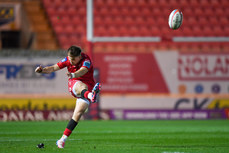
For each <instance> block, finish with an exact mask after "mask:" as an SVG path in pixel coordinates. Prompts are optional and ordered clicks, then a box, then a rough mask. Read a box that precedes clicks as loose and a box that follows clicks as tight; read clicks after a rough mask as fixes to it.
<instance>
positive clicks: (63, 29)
mask: <svg viewBox="0 0 229 153" xmlns="http://www.w3.org/2000/svg"><path fill="white" fill-rule="evenodd" d="M43 4H44V8H45V9H46V11H47V14H48V17H49V19H50V21H51V24H52V27H53V29H54V30H55V33H56V35H57V38H58V41H59V43H60V46H61V48H62V49H65V48H66V47H67V46H69V45H71V44H76V45H80V46H82V47H83V48H84V47H85V37H86V1H85V0H66V1H64V0H49V1H47V0H43ZM175 8H179V9H180V10H181V11H182V12H183V15H184V19H183V24H182V26H181V28H180V29H179V30H171V29H169V27H168V23H167V21H168V15H169V13H170V12H171V11H172V10H173V9H175ZM228 8H229V1H228V0H192V1H188V0H126V1H123V0H94V35H95V36H100V37H102V36H110V37H112V36H132V37H139V36H141V37H151V36H159V37H160V38H161V42H159V43H152V42H146V43H140V42H139V43H136V42H134V44H133V43H99V42H98V43H96V45H95V51H103V50H106V51H121V50H123V51H136V50H138V49H139V48H140V49H141V50H142V51H152V49H153V50H170V49H176V50H181V51H190V50H195V51H212V50H218V51H225V49H228V43H227V42H225V41H221V40H218V39H217V38H218V37H228V36H229V30H228V29H229V28H228V23H229V13H228V12H229V9H228ZM173 37H204V38H206V37H211V38H213V39H212V40H213V42H212V40H211V41H208V39H207V40H206V41H201V42H196V41H194V42H193V41H191V42H189V41H187V42H183V41H182V42H174V41H173ZM215 38H216V39H215ZM130 46H131V47H130Z"/></svg>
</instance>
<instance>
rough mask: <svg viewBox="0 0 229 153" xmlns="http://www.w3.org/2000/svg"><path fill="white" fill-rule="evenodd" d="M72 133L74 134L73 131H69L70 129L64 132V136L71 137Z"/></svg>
mask: <svg viewBox="0 0 229 153" xmlns="http://www.w3.org/2000/svg"><path fill="white" fill-rule="evenodd" d="M71 133H72V131H71V130H69V129H68V128H66V129H65V130H64V135H66V136H68V137H69V136H70V135H71Z"/></svg>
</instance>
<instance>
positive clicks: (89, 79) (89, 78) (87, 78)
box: [57, 53, 95, 91]
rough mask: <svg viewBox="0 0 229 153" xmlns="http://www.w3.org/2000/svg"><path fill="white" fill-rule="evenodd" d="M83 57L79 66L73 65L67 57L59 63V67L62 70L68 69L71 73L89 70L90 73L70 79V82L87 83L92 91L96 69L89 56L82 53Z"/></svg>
mask: <svg viewBox="0 0 229 153" xmlns="http://www.w3.org/2000/svg"><path fill="white" fill-rule="evenodd" d="M81 56H82V59H81V60H80V61H79V62H78V64H77V65H72V64H71V62H70V60H69V58H68V56H67V57H65V58H64V59H63V60H62V61H60V62H58V63H57V65H58V66H59V68H60V69H63V68H65V67H67V69H68V72H70V73H74V72H76V71H77V70H79V69H80V68H81V67H85V68H87V69H88V72H87V73H86V74H84V75H83V76H82V77H79V78H72V79H68V81H69V82H71V81H74V80H80V81H82V82H83V83H85V84H86V85H87V86H88V89H89V90H90V91H91V90H92V88H93V86H94V85H95V81H94V77H93V72H94V68H93V65H92V62H91V59H90V58H89V56H88V55H87V54H85V53H81Z"/></svg>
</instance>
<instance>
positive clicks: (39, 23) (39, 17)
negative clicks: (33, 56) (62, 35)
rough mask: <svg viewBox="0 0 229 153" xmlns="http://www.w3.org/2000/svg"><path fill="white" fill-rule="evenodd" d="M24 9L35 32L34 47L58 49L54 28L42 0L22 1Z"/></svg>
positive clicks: (36, 48)
mask: <svg viewBox="0 0 229 153" xmlns="http://www.w3.org/2000/svg"><path fill="white" fill-rule="evenodd" d="M22 5H23V8H24V11H25V12H26V14H27V17H28V20H29V22H30V25H31V27H32V31H33V32H34V33H35V41H36V42H35V46H34V48H33V49H35V50H39V49H48V50H57V49H58V48H59V46H58V43H57V40H56V38H55V35H54V33H53V30H52V28H51V26H50V24H49V19H47V18H46V14H45V11H44V9H43V6H42V4H41V2H40V0H32V1H22Z"/></svg>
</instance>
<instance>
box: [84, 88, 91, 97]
mask: <svg viewBox="0 0 229 153" xmlns="http://www.w3.org/2000/svg"><path fill="white" fill-rule="evenodd" d="M89 93H90V92H89V91H88V90H87V91H85V93H84V97H85V98H88V94H89Z"/></svg>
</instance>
